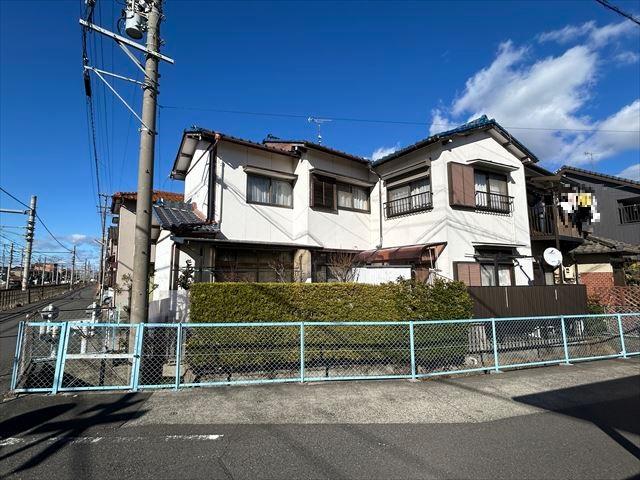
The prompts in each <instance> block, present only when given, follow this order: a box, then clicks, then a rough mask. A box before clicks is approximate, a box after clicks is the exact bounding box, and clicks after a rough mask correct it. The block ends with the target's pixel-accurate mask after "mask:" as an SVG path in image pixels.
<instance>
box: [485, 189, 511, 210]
mask: <svg viewBox="0 0 640 480" xmlns="http://www.w3.org/2000/svg"><path fill="white" fill-rule="evenodd" d="M512 205H513V197H510V196H508V195H502V194H500V193H488V192H482V191H476V210H483V211H485V212H494V213H505V214H507V213H511V206H512Z"/></svg>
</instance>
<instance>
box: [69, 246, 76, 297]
mask: <svg viewBox="0 0 640 480" xmlns="http://www.w3.org/2000/svg"><path fill="white" fill-rule="evenodd" d="M75 278H76V246H75V245H74V246H73V252H72V253H71V282H70V283H69V290H73V280H74V279H75Z"/></svg>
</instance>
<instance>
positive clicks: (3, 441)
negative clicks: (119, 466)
mask: <svg viewBox="0 0 640 480" xmlns="http://www.w3.org/2000/svg"><path fill="white" fill-rule="evenodd" d="M220 438H222V435H163V436H160V437H153V436H152V437H51V438H47V439H46V440H44V441H43V442H40V443H57V442H61V443H68V444H71V445H77V444H85V445H86V444H93V443H99V442H106V443H135V442H142V441H145V442H148V441H150V440H151V441H153V440H160V441H164V442H173V441H187V442H188V441H198V442H202V441H212V440H218V439H220ZM37 440H38V439H37V438H33V439H32V440H30V439H27V438H23V437H7V438H0V447H9V446H12V445H19V444H23V443H30V442H32V441H37Z"/></svg>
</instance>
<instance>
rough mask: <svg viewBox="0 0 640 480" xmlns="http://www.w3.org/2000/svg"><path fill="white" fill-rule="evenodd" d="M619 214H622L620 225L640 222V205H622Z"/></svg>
mask: <svg viewBox="0 0 640 480" xmlns="http://www.w3.org/2000/svg"><path fill="white" fill-rule="evenodd" d="M618 212H619V213H620V223H638V222H640V204H635V205H620V207H619V208H618Z"/></svg>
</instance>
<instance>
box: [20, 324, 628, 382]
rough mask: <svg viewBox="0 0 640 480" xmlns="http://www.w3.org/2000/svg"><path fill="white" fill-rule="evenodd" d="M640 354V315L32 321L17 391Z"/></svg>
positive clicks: (369, 373)
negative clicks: (398, 319)
mask: <svg viewBox="0 0 640 480" xmlns="http://www.w3.org/2000/svg"><path fill="white" fill-rule="evenodd" d="M632 355H640V312H635V313H622V314H603V315H566V316H550V317H521V318H495V319H468V320H436V321H423V320H421V321H403V322H266V323H205V324H195V323H184V324H182V323H172V324H160V323H159V324H139V325H131V324H126V323H100V322H90V321H86V320H82V321H66V322H22V323H21V324H20V327H19V332H18V342H17V345H16V354H15V358H14V368H13V374H12V379H11V388H12V390H14V391H15V392H52V393H57V392H64V391H80V390H118V389H120V390H134V391H136V390H138V389H155V388H174V389H178V388H182V387H195V386H213V385H231V384H251V383H275V382H318V381H328V380H329V381H330V380H356V379H387V378H413V379H417V378H422V377H430V376H437V375H451V374H456V373H469V372H481V371H488V370H494V371H500V370H504V369H508V368H519V367H528V366H536V365H552V364H560V363H565V364H570V363H572V362H579V361H586V360H595V359H601V358H627V357H629V356H632Z"/></svg>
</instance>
